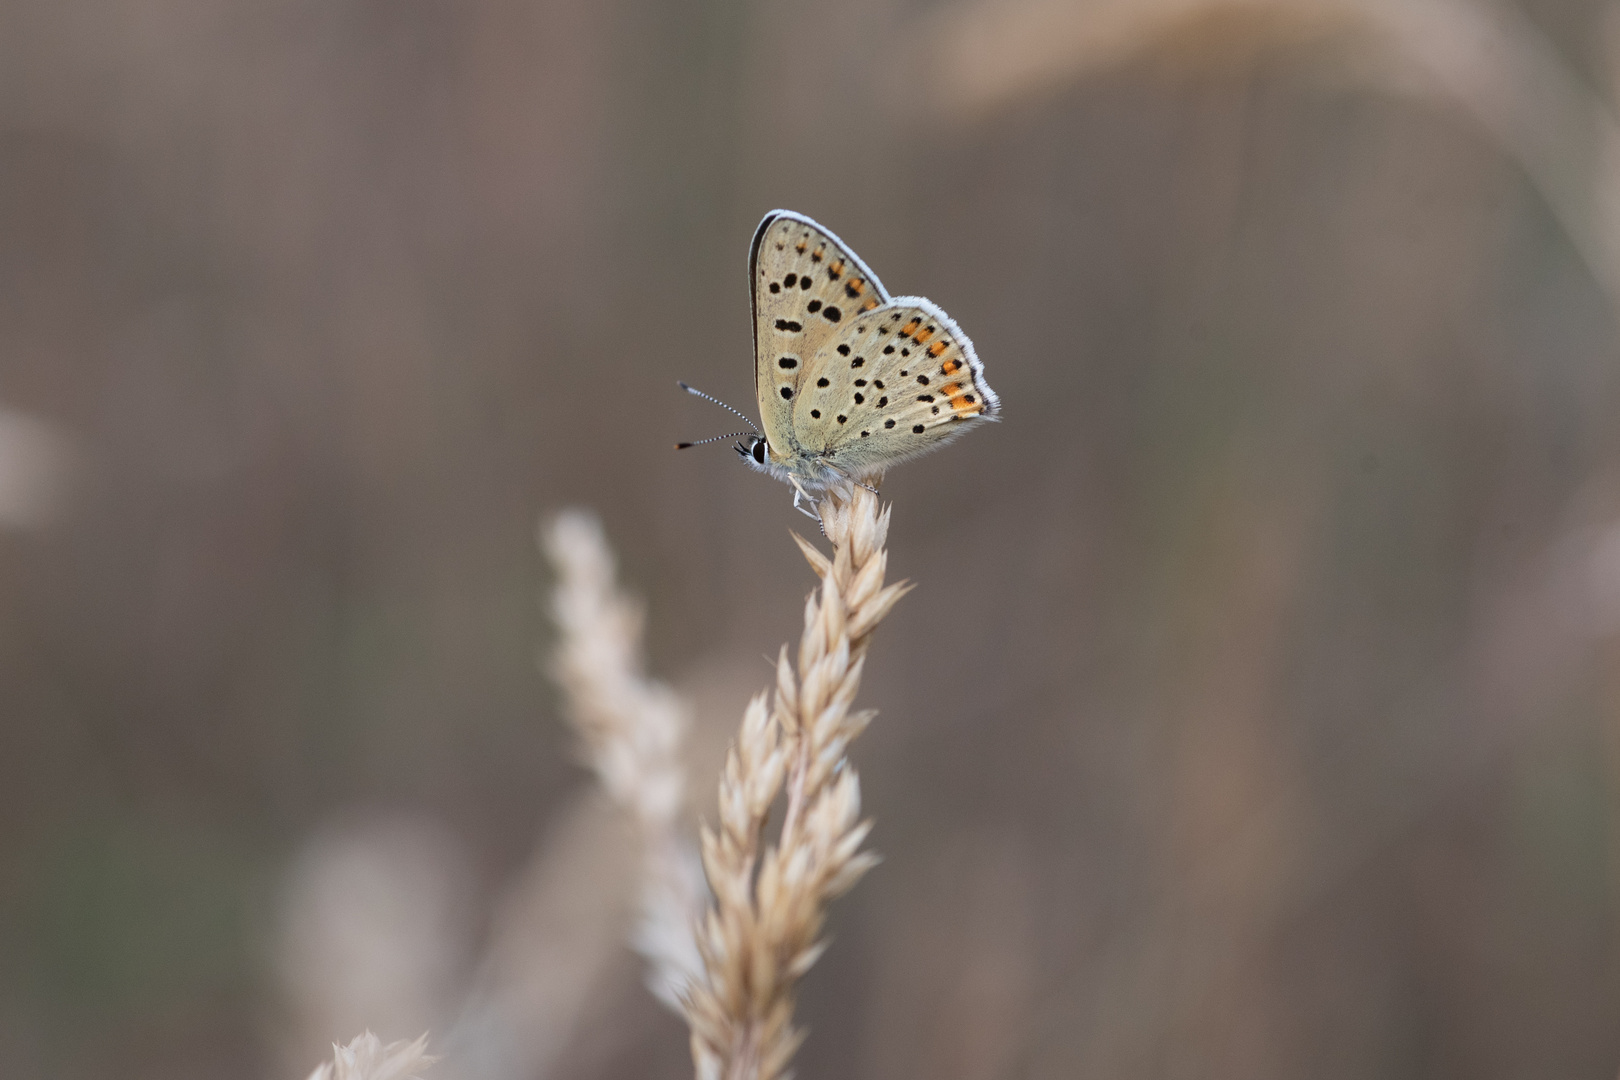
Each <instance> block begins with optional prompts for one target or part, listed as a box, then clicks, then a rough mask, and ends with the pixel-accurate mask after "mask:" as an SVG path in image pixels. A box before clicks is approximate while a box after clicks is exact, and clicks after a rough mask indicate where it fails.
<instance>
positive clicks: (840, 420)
mask: <svg viewBox="0 0 1620 1080" xmlns="http://www.w3.org/2000/svg"><path fill="white" fill-rule="evenodd" d="M748 281H749V288H750V291H751V293H752V296H753V312H754V394H755V396H756V397H757V398H758V401H759V411H760V423H761V424H762V425H763V430H760V428H755V429H754V434H752V435H748V436H747V437H746V438H745V439H743V440H742V441H741V442H739V443H737V444H736V450H737V453H738V454H739V455H741V457H742V459H743V461H744V463H746V464H747V465H749V466H750V467H751V468H754V469H757V470H759V471H760V472H763V473H768V474H769V475H771V476H774V477H776V478H777V479H778V480H783V481H786V482H787V483H789V484H791V485H793V488H794V490H795V493H796V494H795V495H794V505H795V506H797V505H798V504H799V498H800V496H805V495H808V492H809V491H815V490H823V489H826V488H828V487H832V486H834V485H841V484H850V483H857V484H864V483H866V482H868V481H871V480H874V479H876V478H879V477H881V476H882V475H883V473H884V472H885V471H886V470H887V469H888V468H889V467H890V466H892V465H897V464H899V463H900V462H902V461H906V460H907V459H909V458H914V457H916V456H918V455H919V454H925V453H927V452H928V451H930V450H933V449H935V448H937V447H940V446H943V445H944V444H945V443H947V442H950V441H951V440H952V439H954V438H956V437H957V436H959V435H961V434H962V433H963V432H965V431H967V430H968V429H969V428H971V427H976V426H978V424H979V423H980V422H982V421H986V420H996V419H999V414H1000V411H1001V400H1000V399H999V398H998V397H996V392H995V391H994V390H992V389H990V384H989V383H987V382H986V381H985V378H984V365H983V364H982V363H980V362H979V357H978V355H977V354H976V353H975V352H974V351H973V342H971V341H969V340H968V336H967V335H966V334H964V333H963V332H962V329H961V327H959V326H957V325H956V323H955V321H954V320H952V319H951V317H950V316H949V315H947V314H945V312H944V311H942V310H940V308H939V307H938V305H936V304H935V303H934V302H933V301H931V300H928V299H926V298H924V297H921V296H890V295H889V292H888V290H887V289H885V288H884V287H883V283H882V282H880V281H879V280H878V278H877V275H876V274H874V273H872V271H871V269H869V268H868V267H867V265H866V264H865V263H864V262H862V261H861V258H860V256H858V255H856V254H855V253H854V252H853V251H851V250H850V248H849V245H847V244H845V243H844V242H843V241H842V240H840V239H838V237H837V236H834V235H833V233H832V231H831V230H829V229H827V228H825V227H824V226H822V225H820V224H818V223H817V222H815V221H813V220H811V219H810V218H808V217H806V216H805V215H803V214H797V213H794V212H793V211H791V210H772V211H771V212H770V213H768V214H766V215H765V219H764V220H763V221H761V222H760V223H759V228H758V229H756V230H755V231H754V242H753V245H752V246H751V247H750V248H749V251H748ZM680 385H681V388H682V389H684V390H686V391H688V392H689V393H693V394H696V395H698V396H699V397H703V398H707V399H708V400H710V401H714V402H715V403H716V404H719V405H721V406H722V407H724V408H728V409H729V408H731V407H730V406H729V405H725V404H724V403H723V402H720V401H717V400H716V399H715V398H711V397H709V395H707V394H704V393H702V392H701V391H698V390H693V389H692V388H691V387H690V386H687V385H686V384H685V383H681V384H680ZM731 411H732V412H737V410H736V409H732V410H731ZM738 415H739V416H742V415H743V414H741V413H738ZM743 419H744V420H748V417H746V416H743ZM748 422H749V426H750V427H753V426H754V425H753V421H752V420H749V421H748ZM738 434H744V433H741V432H739V433H738ZM731 437H732V436H730V435H717V436H715V439H726V438H731ZM702 441H703V442H712V441H714V440H712V439H705V440H702ZM696 445H700V444H699V443H682V444H680V446H682V447H685V446H696Z"/></svg>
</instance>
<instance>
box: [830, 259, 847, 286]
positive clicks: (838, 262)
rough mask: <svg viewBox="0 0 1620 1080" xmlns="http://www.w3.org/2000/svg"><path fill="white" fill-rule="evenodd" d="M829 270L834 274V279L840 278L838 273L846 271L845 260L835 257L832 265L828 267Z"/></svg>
mask: <svg viewBox="0 0 1620 1080" xmlns="http://www.w3.org/2000/svg"><path fill="white" fill-rule="evenodd" d="M827 272H828V273H829V274H831V275H832V276H833V280H835V281H836V280H837V279H838V275H839V274H842V273H843V272H844V260H843V259H834V260H833V261H832V265H831V266H829V267H827Z"/></svg>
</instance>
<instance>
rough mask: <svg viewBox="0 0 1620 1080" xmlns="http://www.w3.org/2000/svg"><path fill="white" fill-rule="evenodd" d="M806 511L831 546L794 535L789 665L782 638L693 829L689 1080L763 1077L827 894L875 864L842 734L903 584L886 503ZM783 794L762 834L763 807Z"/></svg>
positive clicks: (852, 730)
mask: <svg viewBox="0 0 1620 1080" xmlns="http://www.w3.org/2000/svg"><path fill="white" fill-rule="evenodd" d="M818 509H819V511H820V514H821V522H822V528H823V531H824V532H825V534H826V537H827V539H828V540H830V541H831V542H832V545H833V549H834V553H833V557H832V558H831V559H828V558H827V557H826V556H825V555H823V554H822V553H821V552H820V551H818V550H817V549H816V548H815V547H814V546H813V545H811V544H810V543H808V542H806V541H804V540H802V539H799V538H798V537H795V539H798V541H799V546H800V549H801V550H802V551H803V552H804V556H805V558H806V559H808V560H809V562H810V565H811V568H812V569H814V570H815V571H816V573H817V575H818V576H819V577H820V578H821V585H820V588H819V589H818V590H817V591H816V592H814V593H812V594H811V595H810V597H809V598H808V599H807V600H806V602H805V610H804V633H803V635H802V637H801V638H800V640H799V650H798V657H797V665H796V666H795V665H794V664H793V663H790V661H789V654H788V650H787V647H786V646H783V648H782V650H781V653H780V654H779V656H778V658H777V664H776V693H775V697H774V700H772V701H771V702H770V704H769V706H767V694H768V692H762V693H760V694H759V695H758V696H756V697H755V698H754V699H753V701H752V702H750V703H749V705H748V708H747V711H746V712H745V713H744V715H743V721H742V726H741V729H740V730H739V732H738V734H737V740H736V743H735V744H734V745H733V746H732V749H731V751H730V752H729V753H728V754H727V757H726V764H725V769H724V771H723V773H722V775H721V778H720V799H719V804H720V805H719V823H718V825H717V826H715V827H713V828H705V829H704V831H703V864H704V867H705V869H706V870H707V872H708V878H709V885H710V888H711V889H712V890H713V892H714V897H715V899H714V905H713V907H711V908H710V910H709V912H708V915H707V917H706V918H705V919H704V921H703V924H702V927H701V929H700V932H699V936H698V943H699V947H700V949H701V950H702V954H703V975H702V977H701V978H700V979H699V980H698V981H697V982H696V983H694V985H693V986H692V988H691V990H690V992H689V994H688V996H687V999H686V1016H687V1020H688V1022H689V1023H690V1025H691V1028H692V1057H693V1061H694V1064H695V1066H696V1069H697V1075H698V1077H699V1080H773V1078H775V1077H780V1076H782V1075H784V1074H785V1073H786V1071H787V1067H788V1063H789V1062H790V1061H791V1059H792V1057H793V1054H794V1052H795V1050H797V1048H798V1045H799V1043H800V1041H801V1039H802V1037H803V1036H802V1033H801V1032H800V1031H799V1030H798V1029H797V1028H796V1027H795V1026H794V1024H793V1009H794V1001H795V996H796V991H797V987H798V984H799V980H800V979H802V978H803V977H804V974H805V973H806V972H807V971H808V970H809V969H810V967H811V965H812V964H814V963H815V961H816V959H817V958H818V957H819V956H820V955H821V952H822V950H823V949H824V948H825V941H824V940H823V938H822V929H823V926H824V924H825V920H826V908H827V904H828V902H829V901H831V900H832V899H833V898H835V897H837V896H838V895H839V894H841V893H843V892H844V891H845V890H847V889H849V888H850V887H851V886H853V885H854V884H855V882H856V881H858V880H859V879H860V877H861V875H862V874H864V873H865V872H866V871H867V870H868V869H870V868H871V867H872V866H873V865H874V864H875V863H876V861H877V859H876V856H874V855H873V854H871V853H870V852H866V851H862V850H861V844H862V842H863V841H864V840H865V838H866V835H867V832H868V831H869V830H870V827H871V825H870V822H865V821H862V820H861V795H860V781H859V779H858V777H857V776H856V773H855V770H854V768H853V767H852V766H851V765H850V763H849V759H848V756H847V753H848V749H849V744H850V742H851V741H852V740H854V739H855V737H856V736H858V735H859V734H860V733H861V732H862V731H863V730H864V729H865V728H866V726H867V724H868V723H870V722H871V720H872V717H873V715H874V714H873V713H871V712H869V711H859V712H858V711H852V708H851V707H852V706H853V704H854V701H855V694H856V692H857V690H859V688H860V682H861V674H862V671H863V669H864V667H865V662H866V649H867V643H868V642H869V641H870V639H871V635H872V631H873V630H875V629H876V628H877V625H878V623H879V622H881V621H882V619H883V617H884V616H885V615H886V614H888V612H889V609H890V608H892V607H893V606H894V604H895V602H896V601H897V600H899V599H900V597H901V596H902V595H904V594H905V592H906V591H907V589H908V588H909V586H907V585H904V584H896V585H889V586H885V585H884V583H883V578H884V573H885V570H886V568H887V563H888V554H887V552H886V551H885V549H884V542H885V540H886V538H887V534H888V527H889V510H888V509H887V508H883V509H880V508H879V503H878V497H877V495H876V494H874V493H873V492H871V491H869V490H866V489H864V488H855V489H853V491H842V492H832V493H829V494H828V495H826V496H825V497H823V499H822V500H821V502H820V504H819V506H818ZM784 792H785V795H786V809H785V811H784V814H783V820H782V826H781V830H780V832H779V834H778V835H777V837H776V842H775V843H774V844H769V845H767V844H766V842H765V836H764V833H765V829H766V824H767V819H768V817H769V815H770V812H771V806H772V804H773V803H775V802H776V800H777V797H778V796H779V795H782V794H784Z"/></svg>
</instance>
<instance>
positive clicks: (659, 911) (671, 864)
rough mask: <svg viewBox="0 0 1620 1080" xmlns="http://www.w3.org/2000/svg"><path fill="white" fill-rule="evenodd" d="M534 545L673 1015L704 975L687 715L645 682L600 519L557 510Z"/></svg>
mask: <svg viewBox="0 0 1620 1080" xmlns="http://www.w3.org/2000/svg"><path fill="white" fill-rule="evenodd" d="M541 545H542V547H543V548H544V549H545V551H546V553H547V555H548V556H549V557H550V559H551V561H552V564H553V565H554V566H555V568H556V570H557V585H556V588H555V590H554V592H553V594H552V615H553V617H554V618H555V619H556V621H557V626H558V629H559V630H560V631H561V633H560V634H559V638H558V644H557V650H556V654H555V657H554V659H553V662H552V664H551V670H552V673H553V675H554V676H555V677H556V679H557V681H558V682H559V683H560V684H561V685H562V687H563V689H564V691H565V692H566V705H567V712H568V716H569V719H570V721H571V723H572V725H573V727H574V730H575V731H576V732H578V734H579V736H580V742H581V745H582V749H583V753H584V757H585V759H586V760H587V761H588V762H589V763H590V765H591V767H592V769H594V770H595V772H596V775H597V777H598V779H599V780H600V781H601V783H602V787H603V789H604V790H606V792H607V793H608V795H609V797H610V798H612V799H613V801H614V802H615V803H616V804H618V806H619V807H620V808H621V809H622V810H623V811H624V812H625V813H626V814H628V816H629V817H630V818H631V820H632V821H633V822H634V823H635V826H636V830H637V833H638V835H639V837H640V840H641V850H642V858H643V874H642V879H641V896H640V912H639V920H638V924H637V929H636V932H635V936H634V942H635V945H636V948H637V950H638V951H639V952H640V953H641V954H642V955H643V957H645V959H646V960H647V962H648V970H647V983H648V987H649V988H650V989H651V990H652V991H653V993H654V994H655V995H656V996H657V997H658V998H659V999H660V1000H661V1001H663V1002H664V1003H665V1004H666V1005H668V1006H669V1007H670V1008H672V1009H677V1008H678V1007H679V1004H678V1003H679V999H680V995H681V994H682V992H683V991H684V989H685V988H686V986H688V985H689V984H690V983H691V982H692V981H693V979H694V978H695V977H696V976H697V974H698V972H699V970H700V966H701V963H700V960H699V957H698V953H697V948H696V943H695V941H694V938H693V934H692V926H693V924H694V922H695V921H696V919H697V917H698V916H699V914H700V913H701V912H702V910H703V908H704V905H705V904H706V902H707V895H706V893H705V891H704V888H703V881H702V876H701V870H700V868H699V866H698V863H697V859H696V853H695V851H694V849H693V847H692V845H691V843H690V842H689V841H688V840H687V839H686V838H685V837H684V836H683V835H682V832H681V829H680V824H681V822H680V815H681V810H682V808H683V806H684V802H685V787H686V777H685V771H684V767H683V765H682V763H681V751H682V744H683V742H684V739H685V736H686V731H687V728H688V727H689V726H690V717H689V711H690V710H689V707H688V706H687V705H686V703H685V701H684V700H682V698H681V697H680V696H679V695H678V694H676V693H675V691H673V690H672V689H670V688H669V687H668V686H666V685H664V684H663V683H661V682H659V681H657V680H655V679H653V678H651V677H649V676H648V675H647V673H646V670H645V668H646V665H645V662H644V660H643V658H642V655H641V637H642V624H643V621H644V616H643V612H642V609H641V605H640V604H639V603H638V602H637V601H636V600H635V599H633V598H632V597H630V596H629V595H627V594H626V593H624V592H623V591H621V590H620V588H619V586H618V583H617V580H616V577H615V570H614V562H613V552H612V550H611V549H610V548H609V547H608V544H607V540H606V538H605V537H604V536H603V535H602V527H601V525H600V524H599V523H598V522H597V520H596V519H595V518H594V517H593V516H591V515H590V514H587V513H584V512H583V511H578V510H570V511H565V512H564V513H562V514H559V515H558V516H557V517H556V518H555V519H554V520H553V521H552V523H551V525H550V527H549V528H547V529H546V530H545V531H544V533H543V534H542V536H541Z"/></svg>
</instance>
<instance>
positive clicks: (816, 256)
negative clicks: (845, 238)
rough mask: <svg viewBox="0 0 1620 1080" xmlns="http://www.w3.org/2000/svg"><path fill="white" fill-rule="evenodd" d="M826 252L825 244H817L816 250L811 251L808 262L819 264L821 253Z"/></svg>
mask: <svg viewBox="0 0 1620 1080" xmlns="http://www.w3.org/2000/svg"><path fill="white" fill-rule="evenodd" d="M826 250H827V245H826V244H817V245H816V250H814V251H812V252H811V253H810V261H811V262H820V261H821V256H822V253H823V252H825V251H826Z"/></svg>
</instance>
